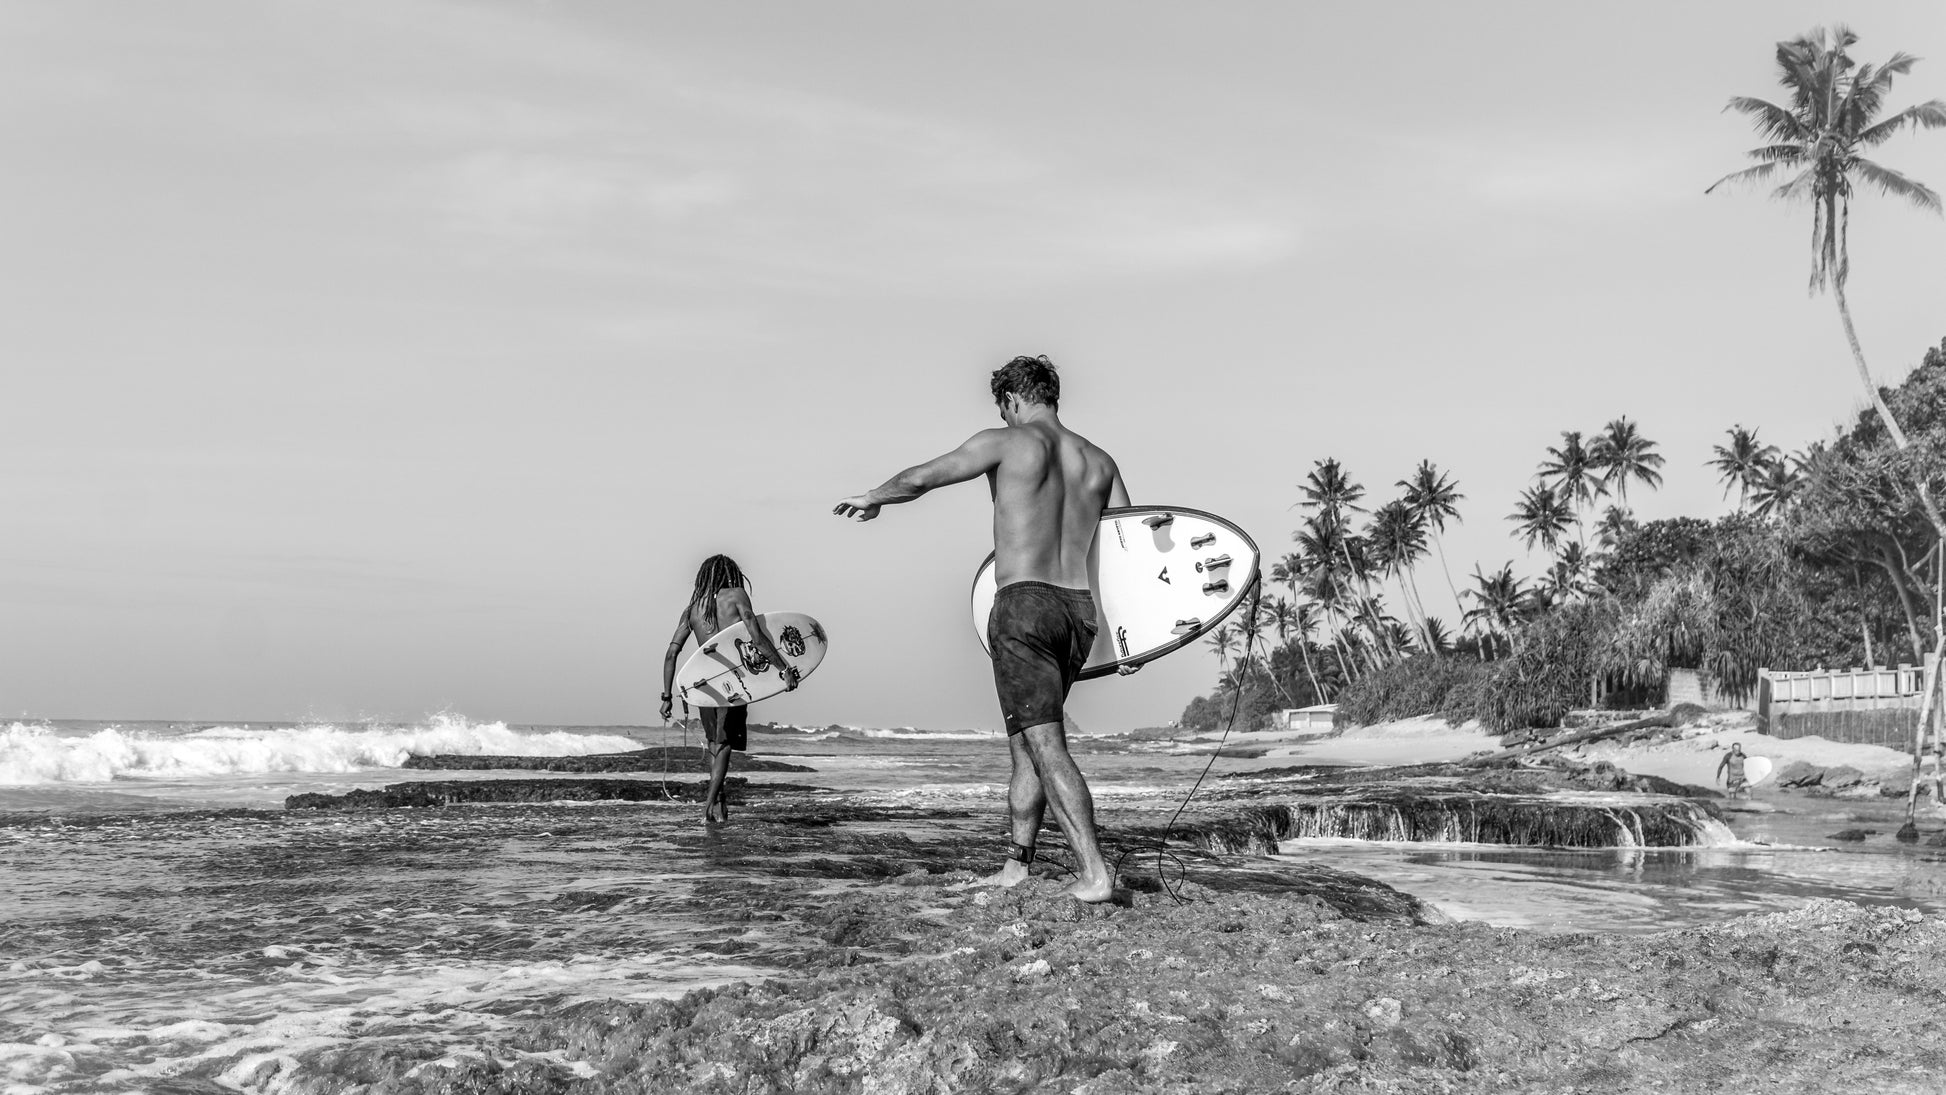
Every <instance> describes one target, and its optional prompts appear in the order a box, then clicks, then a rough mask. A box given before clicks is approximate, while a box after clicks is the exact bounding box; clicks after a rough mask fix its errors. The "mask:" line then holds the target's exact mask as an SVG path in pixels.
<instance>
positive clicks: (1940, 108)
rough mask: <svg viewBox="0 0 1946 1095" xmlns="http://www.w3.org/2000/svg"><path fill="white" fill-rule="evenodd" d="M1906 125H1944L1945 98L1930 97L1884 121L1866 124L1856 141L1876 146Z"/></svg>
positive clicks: (1928, 126)
mask: <svg viewBox="0 0 1946 1095" xmlns="http://www.w3.org/2000/svg"><path fill="white" fill-rule="evenodd" d="M1907 126H1911V127H1912V128H1914V129H1940V128H1943V127H1946V99H1930V100H1928V101H1926V102H1923V103H1920V104H1919V105H1917V106H1909V107H1906V108H1905V109H1904V110H1901V111H1899V112H1898V113H1897V114H1894V115H1892V116H1891V117H1890V118H1887V119H1885V120H1884V121H1881V122H1878V123H1877V124H1875V125H1871V126H1867V127H1866V128H1865V129H1864V130H1863V131H1861V132H1860V133H1859V134H1858V143H1859V145H1860V146H1862V147H1864V148H1876V147H1878V146H1879V145H1881V144H1884V143H1885V141H1886V139H1887V138H1889V137H1891V136H1892V135H1893V134H1894V133H1897V132H1898V131H1899V130H1901V129H1904V128H1905V127H1907Z"/></svg>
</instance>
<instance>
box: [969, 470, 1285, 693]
mask: <svg viewBox="0 0 1946 1095" xmlns="http://www.w3.org/2000/svg"><path fill="white" fill-rule="evenodd" d="M1260 561H1261V557H1260V555H1259V553H1258V551H1257V544H1256V542H1255V541H1253V540H1251V539H1250V537H1249V535H1248V534H1247V533H1245V532H1244V531H1243V530H1242V529H1240V528H1238V527H1237V526H1235V525H1233V524H1231V523H1230V522H1228V521H1225V520H1224V519H1223V518H1221V517H1218V516H1216V515H1215V514H1213V513H1205V512H1203V511H1202V510H1194V509H1183V508H1181V507H1177V506H1125V507H1120V508H1117V509H1110V510H1105V511H1103V512H1102V515H1101V524H1100V526H1099V527H1098V529H1097V530H1096V533H1095V546H1094V547H1093V548H1092V549H1091V550H1090V551H1089V553H1088V578H1089V582H1088V584H1089V586H1090V588H1091V589H1092V590H1093V592H1094V595H1095V621H1096V623H1097V624H1098V625H1099V626H1100V628H1101V630H1100V631H1098V632H1097V633H1096V634H1095V646H1094V649H1093V650H1091V651H1090V652H1089V654H1088V662H1087V664H1086V666H1084V667H1083V668H1082V670H1081V679H1082V680H1087V679H1089V678H1091V677H1100V676H1104V675H1106V674H1109V673H1113V672H1114V671H1115V670H1116V669H1119V668H1121V667H1123V666H1132V665H1142V664H1144V663H1146V662H1152V661H1154V660H1155V659H1157V658H1160V657H1162V656H1163V655H1164V654H1167V653H1169V652H1171V651H1174V650H1180V649H1182V648H1183V647H1185V646H1188V645H1189V644H1190V643H1192V642H1195V641H1196V640H1197V639H1199V638H1201V637H1202V636H1203V635H1205V634H1207V633H1208V632H1210V631H1213V630H1215V628H1216V627H1217V625H1219V624H1221V623H1222V622H1223V619H1224V617H1226V616H1228V615H1229V614H1230V613H1232V612H1234V611H1236V608H1237V606H1238V605H1240V604H1242V603H1243V599H1244V597H1245V596H1247V595H1248V594H1249V592H1250V587H1251V586H1252V585H1254V584H1255V583H1256V581H1257V569H1258V566H1259V565H1260ZM995 592H996V585H995V579H994V573H993V556H992V555H988V556H987V558H986V562H985V563H982V564H981V565H980V570H979V573H977V574H975V575H974V577H973V629H974V630H975V631H976V632H978V633H979V636H980V645H981V646H983V647H984V646H986V643H987V616H988V615H989V614H991V613H992V611H993V597H994V593H995ZM988 653H989V654H991V653H992V651H991V650H988Z"/></svg>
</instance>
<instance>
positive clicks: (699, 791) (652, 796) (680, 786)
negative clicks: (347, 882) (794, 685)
mask: <svg viewBox="0 0 1946 1095" xmlns="http://www.w3.org/2000/svg"><path fill="white" fill-rule="evenodd" d="M724 786H725V788H727V790H728V794H729V799H730V805H732V806H740V805H743V804H744V803H746V802H748V801H749V800H750V799H751V798H752V797H753V796H765V795H775V794H785V793H789V792H802V791H820V790H823V788H819V787H807V786H804V785H802V784H796V783H756V784H753V783H751V782H750V781H749V780H746V779H743V778H741V777H738V776H731V777H730V778H729V779H727V780H725V781H724ZM708 789H709V781H708V780H696V781H693V782H689V783H683V782H678V781H674V780H660V779H467V780H425V781H422V782H417V783H393V784H389V785H387V786H385V787H381V788H378V789H376V790H370V791H366V790H358V791H347V792H345V793H344V794H342V795H324V794H303V795H292V796H290V797H289V798H286V799H285V800H284V808H285V809H286V810H378V809H401V808H403V809H423V808H428V807H441V806H466V805H479V804H485V803H542V802H658V801H671V800H673V801H682V802H696V803H700V802H702V801H703V794H704V792H706V791H707V790H708Z"/></svg>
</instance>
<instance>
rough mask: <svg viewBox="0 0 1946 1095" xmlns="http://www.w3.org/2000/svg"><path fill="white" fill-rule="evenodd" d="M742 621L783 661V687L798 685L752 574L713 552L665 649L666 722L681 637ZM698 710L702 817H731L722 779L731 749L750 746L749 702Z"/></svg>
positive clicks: (705, 634) (701, 636) (773, 658)
mask: <svg viewBox="0 0 1946 1095" xmlns="http://www.w3.org/2000/svg"><path fill="white" fill-rule="evenodd" d="M738 623H741V624H743V625H745V626H746V627H747V628H748V630H749V632H750V634H751V635H753V636H755V638H756V640H757V647H758V649H760V650H762V651H763V654H764V657H766V658H769V659H770V662H771V664H772V665H775V666H778V667H780V671H781V672H782V673H783V675H784V683H785V688H784V690H785V691H786V692H789V691H793V690H795V689H796V688H797V681H798V674H797V670H796V669H795V668H793V667H792V666H791V665H790V663H789V662H786V661H785V660H784V657H783V655H782V654H779V653H778V652H777V644H776V643H774V642H772V641H771V638H770V631H769V629H768V628H766V627H765V626H764V621H763V617H761V616H759V615H757V612H756V610H755V609H753V608H751V607H750V579H748V578H746V577H744V575H743V568H741V567H739V566H737V563H736V560H735V559H732V558H730V557H729V556H728V555H712V556H710V557H709V558H707V559H705V560H703V565H702V566H701V567H700V568H698V569H697V571H696V588H695V591H694V592H692V593H691V594H690V595H689V604H688V606H687V607H685V608H684V609H683V610H682V617H681V618H680V619H678V620H677V621H676V634H675V637H674V638H671V639H670V640H669V649H668V651H667V652H665V653H664V654H663V655H662V721H663V722H668V721H669V716H670V715H671V714H672V713H673V712H674V710H675V708H674V706H673V705H674V702H675V701H674V699H673V698H672V697H671V695H670V692H671V690H672V689H673V688H674V687H675V684H676V656H677V655H678V654H681V653H682V646H683V643H684V642H685V641H686V640H688V639H689V637H690V636H691V635H694V636H695V637H696V644H697V645H698V646H700V645H702V644H703V643H706V642H708V641H709V639H710V636H712V635H715V634H716V633H717V632H719V631H721V630H723V629H724V628H726V627H730V626H732V625H734V624H738ZM698 711H699V712H700V713H701V715H702V720H703V737H704V739H705V740H706V741H707V742H708V745H709V791H708V793H707V794H705V795H704V796H703V820H704V821H728V820H730V806H729V800H728V799H727V798H726V797H725V796H724V794H723V780H724V778H725V777H727V776H728V775H729V774H730V753H731V751H733V750H736V751H743V750H748V749H749V748H750V736H749V734H750V731H749V721H750V708H749V707H748V705H739V706H736V707H703V708H698Z"/></svg>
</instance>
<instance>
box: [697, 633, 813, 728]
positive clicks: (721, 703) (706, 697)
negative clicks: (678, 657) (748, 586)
mask: <svg viewBox="0 0 1946 1095" xmlns="http://www.w3.org/2000/svg"><path fill="white" fill-rule="evenodd" d="M760 615H761V618H762V619H763V622H764V627H765V629H766V630H768V631H769V632H770V640H771V642H773V643H776V644H777V653H779V654H782V655H783V656H784V660H785V661H786V662H789V663H790V665H791V667H792V668H794V669H796V670H797V675H798V679H799V681H802V680H803V679H804V678H805V677H808V676H810V675H811V672H812V671H813V670H815V669H816V668H817V667H818V666H819V664H821V663H822V662H823V661H824V652H825V649H826V648H827V647H828V646H829V645H830V643H829V641H828V640H827V639H826V637H825V634H824V625H823V624H820V623H818V622H817V621H816V620H814V619H812V618H811V617H809V616H806V615H805V614H804V613H802V612H765V613H761V614H760ZM783 691H785V688H784V675H783V674H782V673H780V672H778V670H777V666H775V665H773V664H771V661H770V658H769V657H767V656H765V654H764V652H763V650H762V649H761V647H760V646H759V645H758V644H757V643H756V642H754V641H752V639H751V636H750V629H749V628H748V627H745V626H744V625H743V623H742V622H741V621H739V622H737V623H734V624H731V625H730V626H729V627H726V628H724V629H723V630H721V631H719V632H717V633H716V634H714V635H711V636H710V637H709V638H707V639H704V640H703V643H702V645H701V646H699V647H698V648H697V649H696V652H695V653H694V654H691V655H690V656H689V660H688V661H686V662H684V663H682V668H681V669H679V670H677V671H676V695H678V696H681V697H682V701H683V702H684V703H686V704H688V705H689V706H691V707H742V706H743V705H744V704H748V703H756V702H757V701H758V700H767V699H769V698H770V697H772V696H775V695H777V694H779V693H781V692H783Z"/></svg>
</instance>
